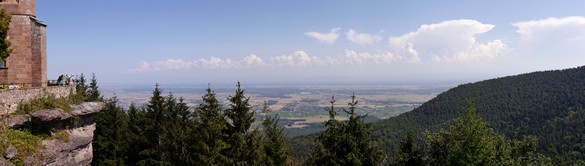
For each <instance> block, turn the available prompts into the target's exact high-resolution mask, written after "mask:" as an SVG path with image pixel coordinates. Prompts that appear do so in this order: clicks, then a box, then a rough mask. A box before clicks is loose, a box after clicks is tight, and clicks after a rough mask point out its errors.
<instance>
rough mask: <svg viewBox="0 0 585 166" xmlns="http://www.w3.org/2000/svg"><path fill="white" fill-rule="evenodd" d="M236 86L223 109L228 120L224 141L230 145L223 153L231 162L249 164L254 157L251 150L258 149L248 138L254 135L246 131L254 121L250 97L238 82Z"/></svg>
mask: <svg viewBox="0 0 585 166" xmlns="http://www.w3.org/2000/svg"><path fill="white" fill-rule="evenodd" d="M236 87H237V89H236V92H235V95H234V96H229V97H228V100H229V106H228V107H229V108H228V109H227V110H226V111H225V116H226V117H227V121H228V123H227V137H228V138H227V141H226V142H227V143H228V144H229V145H230V147H229V148H228V149H227V151H226V153H224V154H225V155H227V156H229V157H230V158H231V159H232V160H233V164H236V165H242V164H243V165H249V164H251V163H253V161H254V159H255V156H252V153H253V152H252V150H255V149H254V148H256V149H258V147H253V146H252V145H251V144H250V140H249V139H248V137H253V136H255V135H252V134H251V133H249V132H248V130H249V129H250V126H251V125H252V123H253V122H254V112H253V111H252V106H251V105H250V103H249V102H248V101H249V100H250V98H248V97H246V96H245V95H244V90H243V89H242V88H241V86H240V82H238V84H237V85H236Z"/></svg>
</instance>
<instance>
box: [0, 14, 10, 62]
mask: <svg viewBox="0 0 585 166" xmlns="http://www.w3.org/2000/svg"><path fill="white" fill-rule="evenodd" d="M11 19H12V16H11V15H10V14H9V13H8V12H6V11H5V10H4V9H0V62H2V61H4V60H6V58H8V57H9V56H10V53H12V49H11V48H10V45H11V44H10V41H9V40H8V30H9V29H10V20H11Z"/></svg>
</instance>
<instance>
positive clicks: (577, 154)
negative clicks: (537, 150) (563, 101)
mask: <svg viewBox="0 0 585 166" xmlns="http://www.w3.org/2000/svg"><path fill="white" fill-rule="evenodd" d="M543 132H544V133H547V134H545V135H542V136H541V137H540V140H541V141H543V142H550V143H552V144H551V145H550V146H549V154H550V155H551V157H553V158H554V159H555V163H559V164H560V165H583V164H585V109H584V108H583V106H581V105H577V106H575V107H572V108H569V111H568V112H567V115H565V116H564V117H557V118H554V119H552V120H549V121H548V122H546V126H545V127H544V130H543Z"/></svg>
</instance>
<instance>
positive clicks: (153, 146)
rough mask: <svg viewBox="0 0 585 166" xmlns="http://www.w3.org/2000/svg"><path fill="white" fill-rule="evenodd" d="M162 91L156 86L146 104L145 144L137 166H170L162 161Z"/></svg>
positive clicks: (163, 110) (163, 112) (163, 111)
mask: <svg viewBox="0 0 585 166" xmlns="http://www.w3.org/2000/svg"><path fill="white" fill-rule="evenodd" d="M161 93H162V90H161V89H160V88H159V85H158V84H156V85H155V88H154V90H153V92H152V97H151V98H150V101H149V102H148V104H147V107H146V112H145V117H144V123H143V125H144V135H142V136H143V137H146V144H145V146H144V150H142V151H140V153H139V155H140V156H141V160H140V161H138V163H137V164H138V165H170V164H171V163H169V162H168V161H165V160H164V157H165V156H163V155H164V153H163V145H162V142H163V141H164V140H163V139H164V137H163V136H164V135H163V134H164V131H163V130H164V129H163V126H164V123H165V121H164V120H165V117H164V116H165V109H164V101H165V99H164V97H163V96H162V95H161Z"/></svg>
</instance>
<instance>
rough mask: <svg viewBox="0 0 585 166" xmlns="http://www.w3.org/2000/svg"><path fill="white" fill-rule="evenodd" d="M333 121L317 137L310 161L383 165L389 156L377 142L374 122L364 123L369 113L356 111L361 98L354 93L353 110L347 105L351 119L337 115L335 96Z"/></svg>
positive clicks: (331, 115) (331, 113) (312, 163)
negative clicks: (342, 118) (356, 98)
mask: <svg viewBox="0 0 585 166" xmlns="http://www.w3.org/2000/svg"><path fill="white" fill-rule="evenodd" d="M330 103H331V108H330V109H329V117H330V119H329V121H327V122H326V124H325V126H326V127H327V129H326V130H325V132H323V133H322V134H321V135H319V136H318V137H317V139H316V143H315V144H316V145H315V147H313V150H312V151H311V156H310V158H309V161H308V162H309V165H380V164H382V162H383V161H384V160H385V156H384V154H383V153H382V151H381V149H379V148H377V147H375V146H373V143H374V140H373V139H372V138H371V137H370V134H371V133H372V129H371V124H370V123H364V122H363V118H364V117H365V115H358V114H357V113H356V112H355V106H356V105H357V103H358V102H357V100H355V95H352V97H351V102H349V103H348V105H349V110H346V109H343V111H344V112H345V113H347V114H348V115H349V120H348V121H343V122H342V121H338V120H336V119H335V116H336V114H337V113H336V112H335V109H334V103H335V100H334V98H332V99H331V102H330Z"/></svg>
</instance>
